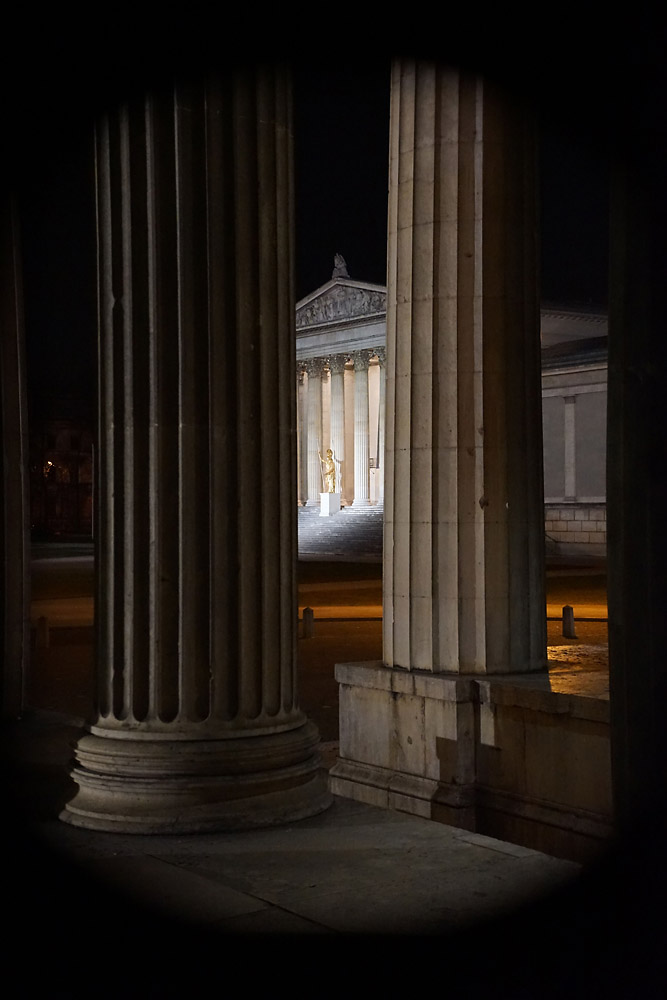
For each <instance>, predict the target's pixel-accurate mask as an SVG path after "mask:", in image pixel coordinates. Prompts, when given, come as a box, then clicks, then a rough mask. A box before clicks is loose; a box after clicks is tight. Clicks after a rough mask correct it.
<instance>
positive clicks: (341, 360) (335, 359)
mask: <svg viewBox="0 0 667 1000" xmlns="http://www.w3.org/2000/svg"><path fill="white" fill-rule="evenodd" d="M346 362H347V355H346V354H331V355H330V356H329V357H328V358H327V364H328V366H329V371H330V372H331V374H332V375H341V374H342V373H343V372H344V371H345V364H346Z"/></svg>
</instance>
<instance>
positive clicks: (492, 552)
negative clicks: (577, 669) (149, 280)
mask: <svg viewBox="0 0 667 1000" xmlns="http://www.w3.org/2000/svg"><path fill="white" fill-rule="evenodd" d="M535 149H536V142H535V132H534V129H533V125H532V121H531V116H530V115H529V114H528V113H527V112H525V113H524V112H523V110H522V108H521V107H520V106H519V105H518V104H517V102H516V101H515V100H505V99H504V98H503V96H502V95H501V94H499V93H498V92H496V91H494V89H493V87H492V86H491V85H490V84H487V82H485V81H482V80H481V79H479V78H476V77H474V76H469V75H464V74H459V73H457V72H455V71H452V70H449V69H446V68H443V67H440V66H436V65H433V64H427V63H415V62H414V61H412V60H400V61H397V62H396V63H395V64H394V66H393V70H392V91H391V132H390V179H389V232H388V288H387V385H386V410H387V423H386V447H385V454H386V465H385V528H384V572H383V603H384V608H383V643H384V651H383V659H384V663H383V665H382V666H378V665H377V664H361V665H359V664H353V665H339V666H338V667H337V672H336V676H337V678H338V680H339V681H340V683H341V690H340V718H341V731H340V762H339V764H337V765H336V766H335V767H334V769H333V770H332V772H331V775H332V782H333V783H332V788H333V790H334V791H335V792H339V793H341V794H344V795H351V796H352V797H359V798H363V799H364V801H373V802H375V803H377V804H385V805H389V806H392V805H395V806H397V807H398V808H401V809H405V810H407V811H412V812H417V813H419V814H421V815H427V816H432V817H435V818H439V819H444V820H445V821H447V822H452V823H456V824H459V825H463V826H469V825H474V823H475V780H476V773H477V772H476V768H477V764H478V756H479V755H478V752H477V743H478V741H479V740H480V739H481V738H482V736H480V734H483V738H484V739H485V740H486V741H488V740H490V739H492V736H491V735H490V734H491V733H492V729H493V727H492V725H490V724H487V723H489V719H488V718H486V719H485V718H482V716H483V712H487V710H488V708H489V705H488V702H489V697H488V690H489V689H488V679H489V678H490V677H493V675H498V674H507V673H520V672H526V671H538V670H544V669H545V668H546V621H545V610H544V609H545V583H544V551H543V549H544V512H543V497H542V491H543V483H542V451H541V449H542V442H541V398H540V341H539V303H538V294H537V275H536V261H537V245H536V242H537V226H536V201H537V198H536V182H535ZM413 672H414V674H413ZM478 680H479V681H482V682H483V683H482V686H481V687H480V684H479V682H478ZM485 685H486V686H485ZM400 693H403V694H405V695H406V697H405V698H401V697H400ZM397 695H398V696H399V697H398V700H397ZM369 732H373V733H377V732H382V733H384V734H385V735H384V737H383V739H382V740H370V739H368V738H367V736H366V734H367V733H369Z"/></svg>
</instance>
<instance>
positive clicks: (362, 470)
mask: <svg viewBox="0 0 667 1000" xmlns="http://www.w3.org/2000/svg"><path fill="white" fill-rule="evenodd" d="M352 358H353V361H354V501H353V503H352V506H353V507H368V506H369V505H370V481H369V467H368V459H369V447H368V444H369V442H368V435H369V433H370V430H369V420H368V365H369V362H370V355H369V352H368V351H355V352H354V353H353V355H352Z"/></svg>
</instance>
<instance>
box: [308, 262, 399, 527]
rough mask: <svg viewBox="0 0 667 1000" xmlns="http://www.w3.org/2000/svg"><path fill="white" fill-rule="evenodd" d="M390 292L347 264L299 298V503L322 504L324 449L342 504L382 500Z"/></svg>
mask: <svg viewBox="0 0 667 1000" xmlns="http://www.w3.org/2000/svg"><path fill="white" fill-rule="evenodd" d="M337 259H340V260H342V258H339V255H337ZM341 272H344V273H341ZM386 298H387V292H386V289H385V288H383V287H382V286H379V285H372V284H368V283H365V282H362V281H353V280H351V279H350V278H349V276H348V275H347V269H346V267H345V266H344V263H343V264H342V265H339V266H337V267H335V268H334V273H333V275H332V278H331V280H330V281H329V282H328V283H327V284H326V285H324V286H323V287H322V288H319V289H317V291H315V292H313V293H312V294H311V295H309V296H307V297H306V298H305V299H302V300H301V301H300V302H298V303H297V306H296V358H297V385H298V394H297V399H298V405H297V453H298V455H299V472H298V477H299V489H298V494H299V502H300V503H301V504H305V505H307V506H314V505H317V504H319V502H320V492H321V491H322V489H323V486H322V472H321V462H320V458H319V455H324V454H325V453H326V450H327V448H331V450H332V452H333V458H334V462H335V464H336V481H337V483H338V490H339V492H340V493H341V499H342V503H343V505H344V506H353V507H355V509H358V508H362V509H363V508H366V507H370V506H372V505H373V506H374V505H378V504H380V505H381V504H382V503H383V499H384V422H385V414H384V392H385V390H384V380H385V358H386V352H385V338H386V323H385V313H386Z"/></svg>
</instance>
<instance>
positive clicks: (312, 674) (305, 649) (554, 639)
mask: <svg viewBox="0 0 667 1000" xmlns="http://www.w3.org/2000/svg"><path fill="white" fill-rule="evenodd" d="M381 572H382V568H381V565H380V564H379V563H359V564H356V563H343V562H312V561H311V562H302V563H300V564H299V618H300V619H302V618H303V610H304V608H306V607H309V608H312V610H313V613H314V628H313V634H312V636H309V637H304V635H303V623H302V622H301V623H300V625H299V643H298V662H299V679H300V693H301V704H302V707H303V708H304V710H305V711H306V713H307V714H308V715H309V716H310V717H311V718H312V719H313V721H315V722H316V724H317V725H318V727H319V729H320V733H321V736H322V740H323V742H324V743H325V744H335V742H336V741H337V739H338V685H337V684H336V681H335V679H334V665H335V664H336V663H344V662H349V661H357V660H362V661H363V660H380V659H381V658H382V581H381ZM92 587H93V568H92V559H91V558H90V557H89V556H80V555H76V554H74V555H73V554H71V553H70V554H69V555H68V556H67V557H66V558H60V559H38V560H37V561H36V562H35V563H34V573H33V604H32V616H31V617H32V621H33V623H36V622H37V621H38V620H39V619H40V618H42V619H46V620H48V622H49V629H48V637H47V635H46V632H45V631H43V629H42V631H39V630H38V629H37V628H36V627H34V628H33V645H34V648H33V660H32V668H31V674H30V677H29V682H28V689H27V697H28V704H29V706H30V707H32V708H40V709H47V710H51V711H57V712H60V713H63V714H66V715H69V716H73V717H75V718H78V719H81V718H85V717H87V716H88V715H89V713H90V711H91V708H92V697H93V630H92V613H93V598H92ZM564 604H570V605H571V606H572V607H573V608H574V614H575V622H576V634H577V638H576V639H565V638H564V637H563V635H562V621H561V616H562V608H563V605H564ZM546 611H547V617H548V621H547V638H548V655H549V662H550V671H549V678H548V684H549V686H550V688H551V690H555V691H564V692H567V693H575V692H576V693H579V694H583V695H590V696H591V697H602V698H604V697H608V691H609V684H608V665H607V623H606V616H607V605H606V579H605V576H604V573H602V572H601V571H599V570H582V569H579V570H574V569H561V570H556V569H554V570H551V571H550V572H549V574H548V577H547V608H546ZM47 643H48V644H47ZM325 753H326V755H327V756H328V757H329V756H331V755H332V754H334V753H335V747H334V746H330V747H328V748H327V747H325Z"/></svg>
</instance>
